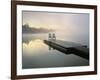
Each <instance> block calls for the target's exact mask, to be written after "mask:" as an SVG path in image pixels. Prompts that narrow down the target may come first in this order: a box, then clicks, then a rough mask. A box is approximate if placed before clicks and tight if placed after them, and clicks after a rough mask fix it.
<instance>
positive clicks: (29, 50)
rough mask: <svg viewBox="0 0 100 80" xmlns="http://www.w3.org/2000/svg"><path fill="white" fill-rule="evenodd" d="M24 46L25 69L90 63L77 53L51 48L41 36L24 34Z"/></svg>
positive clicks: (23, 59)
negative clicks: (33, 36) (34, 36)
mask: <svg viewBox="0 0 100 80" xmlns="http://www.w3.org/2000/svg"><path fill="white" fill-rule="evenodd" d="M24 39H25V40H24ZM24 41H26V42H24ZM22 46H23V54H22V68H23V69H28V68H48V67H68V66H86V65H89V62H88V60H86V59H83V58H81V57H78V56H76V55H73V54H69V55H66V54H63V53H62V52H60V51H57V50H56V49H50V50H49V46H48V45H46V44H44V42H43V40H42V39H41V38H38V39H36V38H35V39H34V38H32V36H30V37H29V36H24V38H23V44H22Z"/></svg>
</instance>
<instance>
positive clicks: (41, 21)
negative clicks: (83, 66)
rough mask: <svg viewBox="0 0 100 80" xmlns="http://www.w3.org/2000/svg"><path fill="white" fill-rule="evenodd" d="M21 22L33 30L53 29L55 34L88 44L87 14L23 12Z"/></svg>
mask: <svg viewBox="0 0 100 80" xmlns="http://www.w3.org/2000/svg"><path fill="white" fill-rule="evenodd" d="M22 21H23V23H22V24H23V25H24V24H29V26H30V27H34V28H45V29H54V30H55V31H56V34H57V35H58V37H59V35H61V36H65V37H67V38H68V37H69V36H70V37H71V39H75V38H78V40H79V39H80V42H81V41H82V40H83V42H84V40H86V42H87V43H89V14H88V13H84V14H83V13H67V12H66V13H61V12H57V13H55V12H36V11H23V12H22Z"/></svg>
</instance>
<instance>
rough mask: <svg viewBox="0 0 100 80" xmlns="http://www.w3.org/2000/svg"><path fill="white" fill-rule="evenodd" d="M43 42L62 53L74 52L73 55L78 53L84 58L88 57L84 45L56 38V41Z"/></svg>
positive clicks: (87, 49)
mask: <svg viewBox="0 0 100 80" xmlns="http://www.w3.org/2000/svg"><path fill="white" fill-rule="evenodd" d="M44 42H45V43H46V44H47V45H50V46H51V47H53V48H55V49H57V50H59V51H62V52H63V53H66V54H70V53H74V54H75V55H78V56H80V57H83V58H85V59H89V48H87V47H86V46H85V45H81V44H78V43H74V42H69V41H62V40H56V41H48V40H44Z"/></svg>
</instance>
